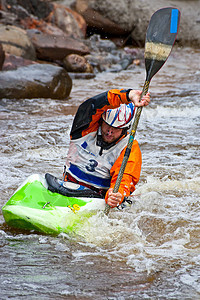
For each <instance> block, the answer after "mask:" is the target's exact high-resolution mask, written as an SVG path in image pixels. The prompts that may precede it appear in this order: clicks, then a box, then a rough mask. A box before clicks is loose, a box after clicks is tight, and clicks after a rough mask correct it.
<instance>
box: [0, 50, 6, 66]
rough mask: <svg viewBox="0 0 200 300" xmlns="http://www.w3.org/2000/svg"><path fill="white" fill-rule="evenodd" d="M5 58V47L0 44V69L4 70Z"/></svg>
mask: <svg viewBox="0 0 200 300" xmlns="http://www.w3.org/2000/svg"><path fill="white" fill-rule="evenodd" d="M4 60H5V52H4V51H3V47H2V45H1V44H0V70H2V67H3V63H4Z"/></svg>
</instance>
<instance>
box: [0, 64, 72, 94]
mask: <svg viewBox="0 0 200 300" xmlns="http://www.w3.org/2000/svg"><path fill="white" fill-rule="evenodd" d="M71 88H72V80H71V78H70V77H69V75H68V73H67V71H66V70H64V69H63V68H61V67H58V66H54V65H50V64H33V65H29V66H26V67H20V68H18V69H17V70H14V71H2V72H0V99H2V98H8V99H24V98H29V99H32V98H52V99H66V98H67V97H68V96H69V94H70V91H71Z"/></svg>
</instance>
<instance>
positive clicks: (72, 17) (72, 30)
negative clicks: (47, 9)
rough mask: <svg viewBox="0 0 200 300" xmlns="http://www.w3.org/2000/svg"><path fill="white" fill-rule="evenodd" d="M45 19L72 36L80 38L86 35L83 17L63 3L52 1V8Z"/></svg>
mask: <svg viewBox="0 0 200 300" xmlns="http://www.w3.org/2000/svg"><path fill="white" fill-rule="evenodd" d="M47 21H48V22H51V23H53V24H55V25H56V26H58V27H59V28H60V29H62V30H63V31H64V32H65V33H66V34H67V35H68V36H71V37H73V38H79V39H80V38H83V37H85V35H86V22H85V20H84V19H83V17H82V16H80V15H79V14H78V13H76V12H73V11H72V10H71V9H69V8H67V7H65V6H63V5H59V4H56V3H54V9H53V11H52V12H51V13H50V15H49V16H48V18H47Z"/></svg>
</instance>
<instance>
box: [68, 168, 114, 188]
mask: <svg viewBox="0 0 200 300" xmlns="http://www.w3.org/2000/svg"><path fill="white" fill-rule="evenodd" d="M69 171H70V172H71V173H72V174H73V175H75V176H76V177H78V178H79V180H80V181H86V182H87V183H88V184H95V185H97V186H99V187H101V188H109V187H110V179H106V178H101V177H97V176H94V175H90V174H88V173H84V172H83V171H81V170H80V169H79V168H78V167H77V166H76V165H74V164H71V163H70V167H69Z"/></svg>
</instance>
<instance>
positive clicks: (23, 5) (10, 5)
mask: <svg viewBox="0 0 200 300" xmlns="http://www.w3.org/2000/svg"><path fill="white" fill-rule="evenodd" d="M4 7H6V8H7V11H9V12H12V13H15V14H16V15H18V18H20V19H22V18H24V17H26V16H28V15H34V16H37V17H38V19H45V18H47V17H48V15H49V14H50V13H51V11H52V10H53V4H52V3H51V2H50V1H44V0H4Z"/></svg>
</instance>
